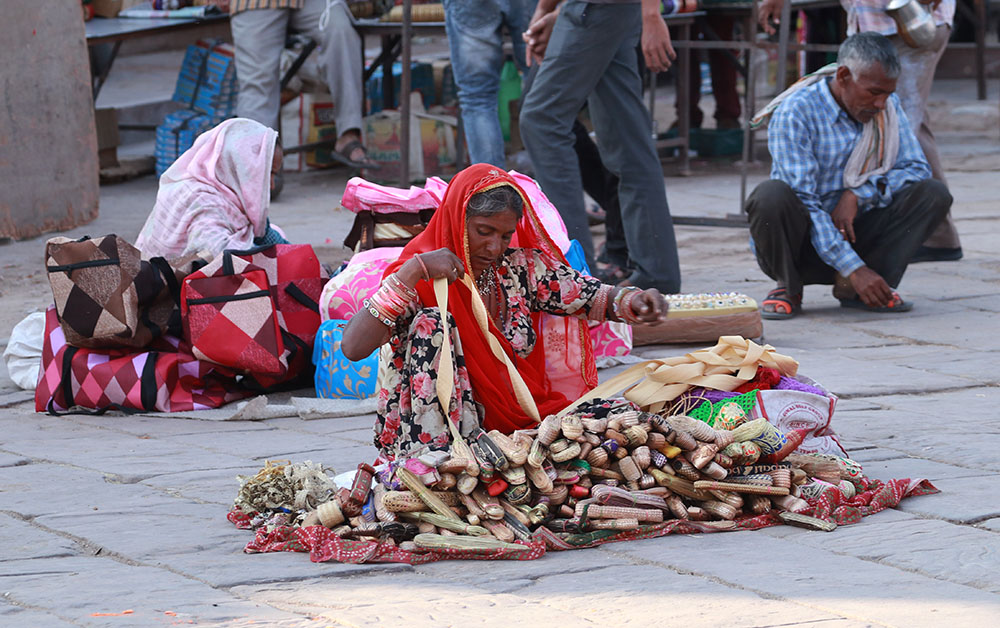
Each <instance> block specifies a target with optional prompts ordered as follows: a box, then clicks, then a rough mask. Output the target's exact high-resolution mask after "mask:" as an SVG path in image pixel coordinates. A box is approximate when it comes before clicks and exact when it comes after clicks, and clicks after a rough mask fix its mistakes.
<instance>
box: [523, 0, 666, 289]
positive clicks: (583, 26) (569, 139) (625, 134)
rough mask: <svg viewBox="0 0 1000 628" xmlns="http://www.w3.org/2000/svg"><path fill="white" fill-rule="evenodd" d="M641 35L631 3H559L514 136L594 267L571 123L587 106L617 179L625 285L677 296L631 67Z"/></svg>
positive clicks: (655, 170) (656, 166)
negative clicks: (628, 265) (626, 261)
mask: <svg viewBox="0 0 1000 628" xmlns="http://www.w3.org/2000/svg"><path fill="white" fill-rule="evenodd" d="M641 34H642V11H641V8H640V7H639V5H638V3H636V4H631V3H630V4H603V3H602V4H597V3H589V2H580V1H579V0H568V1H567V2H566V3H564V4H563V5H562V9H561V10H560V11H559V17H558V19H557V20H556V23H555V26H554V27H553V30H552V37H551V39H549V46H548V49H547V50H546V52H545V62H544V63H542V65H541V66H540V67H539V69H538V74H537V75H536V76H535V81H534V84H533V85H532V87H531V91H529V92H528V94H527V96H525V98H524V105H523V106H522V108H521V118H520V122H521V127H520V128H521V139H522V140H524V145H525V147H526V148H527V149H528V154H529V155H531V162H532V164H534V166H535V176H536V178H537V180H538V183H539V184H541V187H542V191H543V192H545V195H546V196H548V197H549V200H550V201H552V204H553V205H555V206H556V207H557V208H558V209H559V213H560V214H561V215H562V217H563V221H564V222H565V223H566V229H567V231H568V232H569V236H570V237H571V238H576V239H577V240H579V241H580V243H581V244H582V245H583V248H584V250H585V251H586V252H587V261H588V263H593V261H594V244H593V241H592V239H591V237H590V227H589V225H588V224H587V214H586V211H585V208H584V206H583V195H582V194H581V193H580V190H581V189H582V188H583V182H582V181H581V179H580V168H579V162H578V160H577V158H576V153H575V152H574V150H573V143H574V140H575V138H574V135H573V121H574V120H575V119H576V115H577V113H579V111H580V108H581V107H582V106H583V104H584V102H586V103H588V106H589V108H590V119H591V120H592V121H593V123H594V129H595V130H596V131H597V136H598V138H599V141H600V154H601V160H602V161H603V162H604V165H605V166H607V168H608V170H610V171H611V172H613V173H615V174H616V175H617V176H618V178H619V179H620V181H619V184H618V198H619V202H620V203H621V216H622V225H623V227H624V231H625V241H626V242H627V244H628V250H629V257H630V259H631V260H632V261H633V262H634V266H635V268H634V270H633V273H632V275H631V276H630V277H629V280H630V281H631V282H632V283H633V284H634V285H636V286H639V287H642V288H657V289H658V290H660V291H661V292H665V293H676V292H679V291H680V285H681V272H680V262H679V260H678V256H677V242H676V239H675V237H674V226H673V222H672V220H671V218H670V208H669V206H668V205H667V194H666V189H665V186H664V182H663V169H662V167H661V166H660V158H659V156H658V155H657V154H656V148H655V147H654V146H653V140H652V124H651V122H650V119H649V111H648V110H647V109H646V107H645V105H644V104H643V102H642V94H641V90H640V88H641V80H640V78H639V73H638V71H637V70H636V67H637V59H636V53H635V49H636V46H637V45H638V44H639V39H640V36H641Z"/></svg>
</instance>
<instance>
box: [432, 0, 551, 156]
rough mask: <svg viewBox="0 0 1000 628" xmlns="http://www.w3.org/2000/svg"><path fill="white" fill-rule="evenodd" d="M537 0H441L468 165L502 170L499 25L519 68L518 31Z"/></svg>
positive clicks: (525, 24)
mask: <svg viewBox="0 0 1000 628" xmlns="http://www.w3.org/2000/svg"><path fill="white" fill-rule="evenodd" d="M536 3H537V0H444V11H445V29H446V31H447V33H448V46H449V48H450V49H451V69H452V71H453V72H454V74H455V85H456V86H457V87H458V101H459V105H460V107H461V109H462V124H463V125H464V127H465V140H466V142H468V145H469V158H470V160H471V162H472V163H474V164H476V163H488V164H493V165H494V166H497V167H499V168H504V169H506V159H505V158H504V144H503V133H502V132H501V131H500V120H499V118H498V117H497V97H498V93H499V90H500V70H501V68H502V67H503V62H504V58H503V30H502V29H503V27H504V26H506V27H507V30H508V31H509V32H510V35H511V40H512V41H513V44H514V61H515V62H516V63H517V65H518V67H519V68H520V69H521V70H522V71H523V70H524V69H525V66H524V53H525V48H524V41H523V40H522V39H521V33H523V32H524V31H525V30H527V29H528V22H530V21H531V15H532V14H533V13H534V11H535V4H536Z"/></svg>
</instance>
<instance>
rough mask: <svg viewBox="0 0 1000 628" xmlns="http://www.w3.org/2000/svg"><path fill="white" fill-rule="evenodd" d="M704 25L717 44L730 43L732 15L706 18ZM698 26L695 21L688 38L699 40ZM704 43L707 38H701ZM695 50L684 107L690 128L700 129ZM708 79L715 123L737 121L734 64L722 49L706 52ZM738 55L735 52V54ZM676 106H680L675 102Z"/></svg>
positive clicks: (701, 113)
mask: <svg viewBox="0 0 1000 628" xmlns="http://www.w3.org/2000/svg"><path fill="white" fill-rule="evenodd" d="M702 19H704V21H705V23H706V24H707V25H708V27H709V28H711V29H712V30H713V31H714V32H715V35H716V36H717V37H718V38H719V39H720V40H721V41H732V39H733V23H734V22H735V21H736V20H735V18H733V17H732V16H726V15H708V16H705V17H704V18H702ZM700 34H701V27H700V26H699V24H698V23H697V22H696V23H695V26H694V28H693V29H692V33H691V36H692V37H694V38H695V39H698V38H699V35H700ZM705 39H706V40H708V37H705ZM698 52H699V51H698V50H697V49H694V50H692V51H691V69H690V72H689V73H688V107H689V110H690V112H691V127H692V128H701V124H702V122H703V121H704V118H705V114H704V113H703V112H702V110H701V108H700V107H699V106H698V104H699V103H700V102H701V68H700V65H701V64H700V63H699V62H698V61H699V54H698ZM705 52H706V53H707V55H706V56H707V57H708V67H709V76H711V77H712V96H713V97H714V98H715V119H716V120H738V119H739V117H740V109H741V107H740V95H739V93H738V92H737V91H736V65H735V64H734V63H733V61H732V60H731V59H730V58H729V57H728V56H727V55H726V51H725V50H707V51H705ZM737 54H738V51H737ZM677 107H678V108H679V107H680V103H677Z"/></svg>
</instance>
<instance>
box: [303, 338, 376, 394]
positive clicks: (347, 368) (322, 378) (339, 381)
mask: <svg viewBox="0 0 1000 628" xmlns="http://www.w3.org/2000/svg"><path fill="white" fill-rule="evenodd" d="M346 324H347V321H345V320H341V319H331V320H328V321H326V322H324V323H323V324H322V325H320V326H319V331H317V332H316V343H315V344H314V345H313V364H315V365H316V376H315V384H316V396H317V397H320V398H322V399H364V398H365V397H371V396H372V395H374V394H375V390H376V386H377V382H376V380H377V378H378V352H379V350H378V349H375V351H373V352H372V354H371V355H370V356H368V357H367V358H364V359H363V360H358V361H357V362H351V361H350V360H348V359H347V358H346V357H344V353H343V351H341V350H340V342H341V340H342V339H343V336H344V325H346Z"/></svg>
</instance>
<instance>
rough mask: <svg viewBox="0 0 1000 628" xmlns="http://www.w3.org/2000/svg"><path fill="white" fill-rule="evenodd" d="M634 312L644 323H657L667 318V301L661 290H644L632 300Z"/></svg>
mask: <svg viewBox="0 0 1000 628" xmlns="http://www.w3.org/2000/svg"><path fill="white" fill-rule="evenodd" d="M631 305H632V312H633V313H634V314H635V317H636V318H638V319H639V320H640V321H642V322H643V323H655V322H657V321H661V320H663V319H665V318H666V317H667V300H666V299H664V298H663V295H662V294H660V291H659V290H656V289H655V288H650V289H649V290H643V291H642V292H640V293H639V294H637V295H636V296H635V298H633V299H632V303H631Z"/></svg>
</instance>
